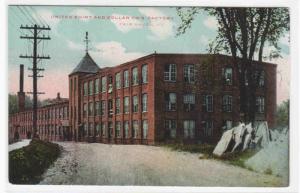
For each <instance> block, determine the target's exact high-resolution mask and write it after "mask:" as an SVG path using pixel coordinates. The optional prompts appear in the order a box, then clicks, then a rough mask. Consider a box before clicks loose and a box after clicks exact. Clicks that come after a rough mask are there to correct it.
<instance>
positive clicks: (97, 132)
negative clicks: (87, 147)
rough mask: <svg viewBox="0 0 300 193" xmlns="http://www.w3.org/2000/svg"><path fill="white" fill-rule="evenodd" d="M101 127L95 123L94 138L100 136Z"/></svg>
mask: <svg viewBox="0 0 300 193" xmlns="http://www.w3.org/2000/svg"><path fill="white" fill-rule="evenodd" d="M100 127H101V126H100V124H99V123H96V134H95V135H96V136H99V135H100V130H101V128H100Z"/></svg>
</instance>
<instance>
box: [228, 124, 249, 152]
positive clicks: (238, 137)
mask: <svg viewBox="0 0 300 193" xmlns="http://www.w3.org/2000/svg"><path fill="white" fill-rule="evenodd" d="M245 131H246V128H245V124H244V123H241V124H239V125H238V126H237V127H234V128H233V139H234V142H235V144H234V146H233V148H232V150H231V152H234V151H235V150H236V148H237V147H238V146H240V145H241V144H242V143H243V136H244V134H245Z"/></svg>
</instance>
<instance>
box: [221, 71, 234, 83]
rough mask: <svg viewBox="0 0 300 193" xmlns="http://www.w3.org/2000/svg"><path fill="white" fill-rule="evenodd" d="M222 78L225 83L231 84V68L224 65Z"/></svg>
mask: <svg viewBox="0 0 300 193" xmlns="http://www.w3.org/2000/svg"><path fill="white" fill-rule="evenodd" d="M222 70H223V79H224V81H225V84H226V85H232V68H231V67H226V68H223V69H222Z"/></svg>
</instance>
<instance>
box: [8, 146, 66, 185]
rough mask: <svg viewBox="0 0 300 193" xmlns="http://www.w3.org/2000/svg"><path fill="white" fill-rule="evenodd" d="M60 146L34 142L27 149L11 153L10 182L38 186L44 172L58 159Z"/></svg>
mask: <svg viewBox="0 0 300 193" xmlns="http://www.w3.org/2000/svg"><path fill="white" fill-rule="evenodd" d="M60 152H61V149H60V147H59V145H57V144H54V143H51V142H45V141H41V140H32V141H31V142H30V144H29V145H28V146H26V147H23V148H20V149H16V150H13V151H11V152H9V181H10V183H13V184H37V183H39V182H40V180H41V176H42V174H43V173H44V171H45V170H46V169H47V168H49V166H50V165H51V164H52V163H53V162H54V161H55V160H56V159H57V158H58V156H59V155H60Z"/></svg>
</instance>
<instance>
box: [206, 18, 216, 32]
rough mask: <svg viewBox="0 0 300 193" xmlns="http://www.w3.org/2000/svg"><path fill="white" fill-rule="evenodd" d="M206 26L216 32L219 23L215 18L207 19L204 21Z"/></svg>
mask: <svg viewBox="0 0 300 193" xmlns="http://www.w3.org/2000/svg"><path fill="white" fill-rule="evenodd" d="M203 24H204V26H206V27H208V28H209V29H212V30H215V29H217V28H218V21H217V20H216V18H214V17H211V16H209V17H207V18H206V19H205V20H204V21H203Z"/></svg>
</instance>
